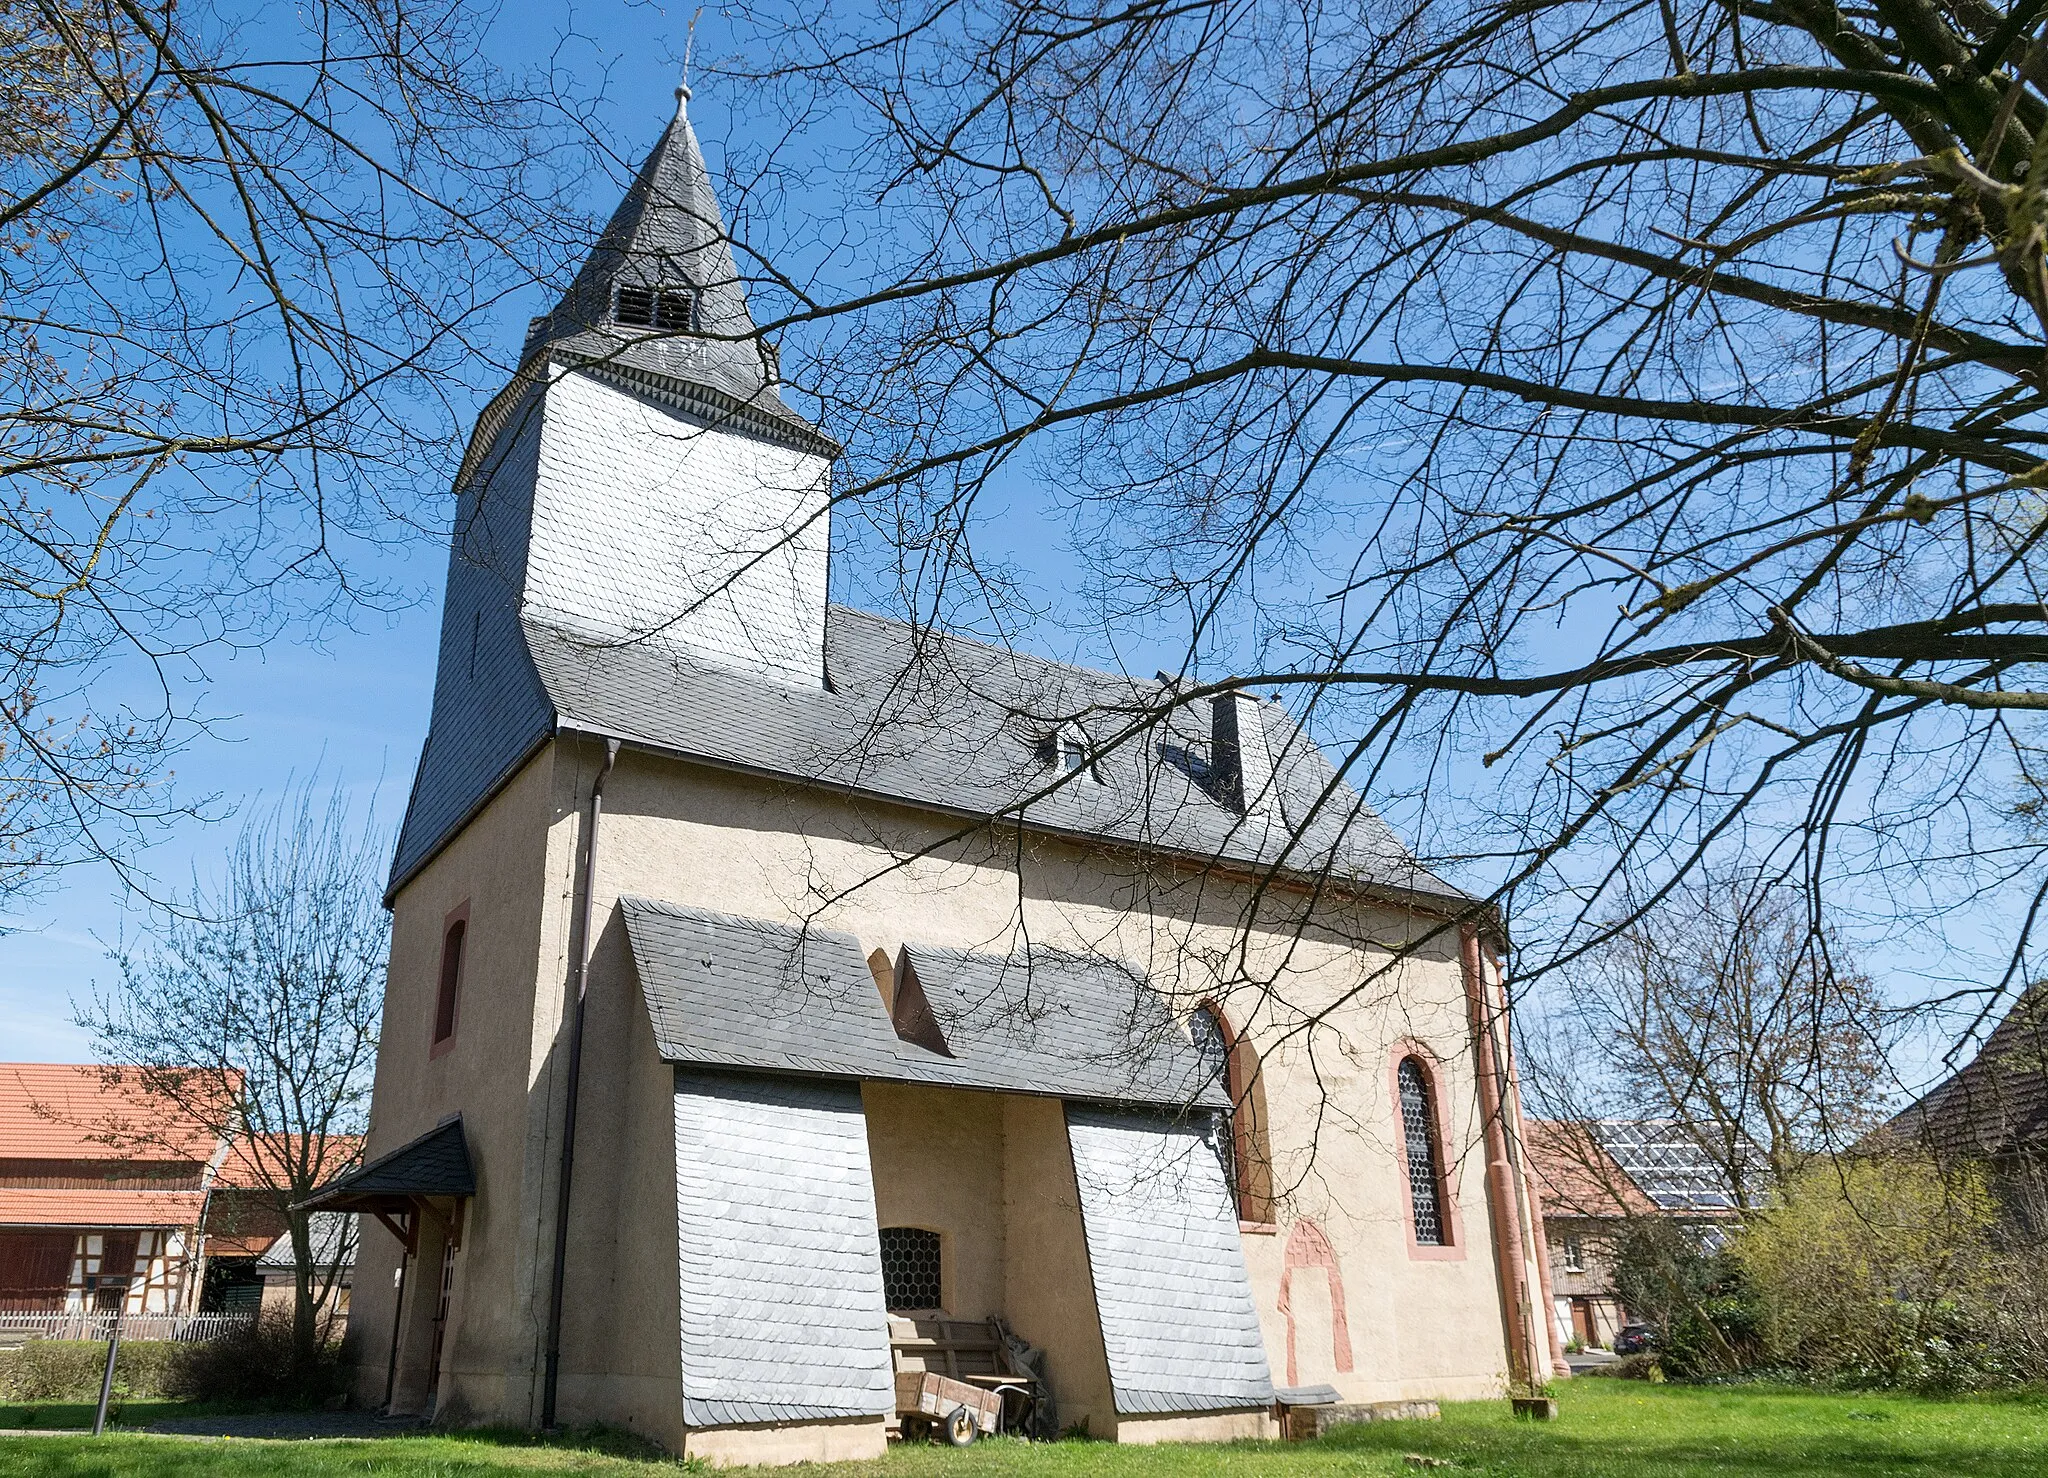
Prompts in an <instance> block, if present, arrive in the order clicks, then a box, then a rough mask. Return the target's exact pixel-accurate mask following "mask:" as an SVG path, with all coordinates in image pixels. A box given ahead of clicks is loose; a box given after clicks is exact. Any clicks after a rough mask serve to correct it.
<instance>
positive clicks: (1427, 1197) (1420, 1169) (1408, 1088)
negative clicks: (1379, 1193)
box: [1395, 1057, 1450, 1247]
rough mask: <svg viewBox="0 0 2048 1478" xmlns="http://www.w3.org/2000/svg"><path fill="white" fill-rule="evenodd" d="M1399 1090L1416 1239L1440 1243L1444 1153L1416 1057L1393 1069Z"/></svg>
mask: <svg viewBox="0 0 2048 1478" xmlns="http://www.w3.org/2000/svg"><path fill="white" fill-rule="evenodd" d="M1395 1080H1396V1081H1397V1083H1398V1084H1399V1085H1400V1094H1401V1137H1402V1139H1403V1140H1404V1141H1405V1142H1406V1144H1407V1150H1408V1211H1409V1216H1410V1218H1411V1220H1412V1224H1413V1226H1414V1228H1415V1241H1416V1243H1417V1245H1419V1246H1422V1247H1443V1246H1446V1245H1448V1244H1449V1242H1450V1238H1449V1236H1448V1235H1446V1233H1447V1230H1448V1229H1447V1227H1446V1224H1445V1219H1444V1204H1443V1154H1442V1150H1441V1147H1440V1146H1439V1145H1438V1144H1437V1137H1436V1104H1435V1102H1434V1100H1433V1098H1432V1096H1431V1093H1430V1085H1429V1073H1428V1071H1427V1070H1426V1069H1425V1068H1424V1067H1423V1065H1422V1060H1421V1059H1420V1058H1417V1057H1404V1058H1402V1059H1401V1066H1400V1067H1399V1068H1398V1069H1397V1070H1396V1072H1395Z"/></svg>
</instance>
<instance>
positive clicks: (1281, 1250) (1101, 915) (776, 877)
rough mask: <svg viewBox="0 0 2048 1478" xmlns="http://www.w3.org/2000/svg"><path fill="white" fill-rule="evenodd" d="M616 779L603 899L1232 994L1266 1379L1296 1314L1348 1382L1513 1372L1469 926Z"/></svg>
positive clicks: (733, 790)
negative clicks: (1419, 1177) (1315, 1263)
mask: <svg viewBox="0 0 2048 1478" xmlns="http://www.w3.org/2000/svg"><path fill="white" fill-rule="evenodd" d="M611 785H612V788H611V792H610V795H609V799H608V801H607V806H608V810H607V816H606V821H605V828H606V832H605V841H604V848H603V857H604V863H603V865H602V866H601V868H600V876H599V882H598V901H599V907H600V911H601V912H608V911H609V910H610V908H611V905H612V902H613V900H615V899H616V897H617V895H618V894H620V893H623V892H631V893H640V894H645V895H648V896H652V897H658V898H663V899H666V900H668V901H671V902H676V903H682V904H687V905H693V906H698V907H705V908H715V909H721V910H724V911H727V912H731V913H738V914H748V915H753V916H756V917H762V918H772V919H792V920H793V919H810V920H812V921H814V922H816V923H818V924H820V925H823V926H827V927H832V928H838V929H845V930H847V931H849V932H851V933H853V934H855V935H856V936H857V937H858V938H859V939H860V940H861V942H862V944H863V945H864V946H865V947H868V948H876V947H880V948H884V949H887V950H890V951H892V952H893V951H894V950H895V949H896V948H897V947H899V946H900V945H901V944H902V943H903V942H905V941H906V940H910V941H917V942H922V943H926V944H934V945H944V946H954V947H964V948H979V949H998V950H1001V949H1008V948H1013V947H1015V946H1017V945H1018V944H1020V943H1021V942H1022V941H1023V938H1024V937H1025V936H1026V935H1027V934H1028V936H1029V938H1031V939H1032V940H1035V941H1037V942H1040V943H1049V944H1056V945H1066V946H1069V947H1076V948H1084V949H1085V948H1093V949H1101V950H1106V951H1109V952H1112V953H1115V954H1118V955H1120V956H1121V957H1123V958H1125V959H1128V960H1130V961H1132V962H1133V963H1135V964H1137V965H1139V966H1140V967H1141V968H1144V969H1147V970H1148V971H1149V972H1150V973H1151V975H1152V976H1153V978H1154V979H1155V980H1156V981H1160V982H1164V983H1168V984H1173V985H1177V987H1178V992H1179V994H1180V997H1181V1001H1182V1004H1183V1005H1192V1003H1193V1001H1194V1000H1196V999H1199V998H1214V999H1218V1000H1220V1001H1221V1003H1222V1005H1223V1007H1224V1009H1225V1011H1226V1013H1227V1014H1229V1015H1230V1016H1231V1017H1232V1022H1233V1025H1234V1026H1236V1027H1237V1028H1238V1029H1239V1030H1241V1031H1245V1032H1247V1033H1248V1034H1249V1035H1250V1036H1251V1038H1252V1040H1253V1041H1254V1043H1255V1044H1256V1045H1257V1047H1258V1049H1259V1052H1260V1054H1261V1057H1262V1060H1263V1064H1264V1066H1263V1072H1264V1076H1265V1086H1266V1097H1267V1106H1268V1120H1269V1132H1270V1139H1271V1144H1272V1158H1273V1164H1274V1172H1275V1173H1274V1182H1275V1187H1276V1191H1277V1193H1278V1195H1279V1197H1280V1200H1281V1212H1280V1222H1279V1225H1278V1226H1277V1227H1276V1228H1275V1230H1274V1232H1273V1233H1271V1234H1262V1233H1260V1232H1258V1231H1255V1230H1254V1231H1248V1232H1247V1234H1246V1237H1245V1249H1246V1257H1247V1262H1248V1265H1249V1267H1250V1270H1251V1275H1252V1279H1253V1285H1254V1291H1255V1293H1256V1295H1257V1298H1258V1301H1259V1307H1260V1314H1261V1321H1262V1326H1263V1327H1264V1328H1265V1330H1266V1334H1267V1345H1268V1350H1269V1352H1270V1354H1271V1357H1272V1363H1273V1369H1274V1376H1275V1379H1276V1380H1277V1381H1280V1382H1281V1383H1283V1384H1284V1383H1286V1348H1287V1339H1288V1324H1289V1320H1290V1317H1291V1318H1292V1320H1293V1322H1294V1325H1295V1328H1294V1336H1295V1348H1296V1363H1297V1367H1298V1369H1305V1370H1321V1371H1323V1372H1324V1373H1325V1374H1326V1375H1327V1376H1328V1377H1329V1378H1330V1380H1331V1383H1333V1384H1336V1385H1337V1386H1338V1387H1339V1389H1340V1390H1341V1391H1342V1392H1343V1393H1344V1395H1345V1396H1346V1397H1347V1399H1354V1400H1382V1399H1396V1398H1401V1397H1407V1396H1438V1397H1461V1396H1483V1395H1488V1394H1496V1393H1498V1392H1499V1391H1500V1390H1501V1389H1502V1387H1503V1384H1504V1382H1505V1379H1506V1371H1507V1367H1506V1360H1505V1346H1504V1330H1503V1324H1502V1314H1501V1304H1500V1297H1499V1293H1498V1291H1497V1290H1498V1282H1497V1273H1496V1268H1495V1265H1494V1261H1493V1251H1492V1242H1491V1222H1490V1218H1489V1211H1488V1207H1487V1201H1486V1190H1485V1175H1484V1155H1483V1150H1482V1136H1481V1132H1480V1131H1481V1125H1480V1120H1479V1114H1478V1107H1477V1098H1476V1092H1475V1082H1474V1076H1473V1063H1472V1054H1471V1052H1470V1050H1469V1042H1468V1027H1467V1020H1466V1004H1465V995H1464V985H1463V979H1462V975H1461V973H1460V969H1459V965H1458V960H1457V944H1456V938H1455V935H1454V934H1452V933H1450V932H1448V931H1443V932H1440V933H1439V934H1438V936H1437V937H1436V938H1434V939H1433V940H1430V941H1429V942H1427V943H1425V944H1423V945H1421V946H1420V947H1419V949H1418V950H1417V951H1416V953H1415V955H1414V957H1413V958H1411V959H1409V960H1407V961H1406V962H1405V963H1402V964H1400V965H1398V966H1393V965H1391V964H1390V962H1391V960H1392V949H1393V947H1395V946H1399V945H1403V944H1407V943H1411V942H1412V941H1414V940H1416V939H1417V938H1419V937H1420V936H1421V935H1422V934H1423V933H1425V932H1427V931H1428V930H1429V929H1431V928H1434V927H1436V925H1437V921H1436V920H1430V919H1418V918H1414V917H1410V916H1408V915H1405V914H1403V913H1401V912H1399V911H1397V910H1394V909H1391V908H1384V907H1381V908H1373V909H1369V910H1367V909H1361V910H1358V911H1355V912H1351V913H1345V914H1338V915H1335V916H1334V917H1333V916H1329V915H1318V917H1316V918H1315V919H1313V920H1307V921H1304V920H1303V919H1301V918H1300V917H1298V916H1296V915H1294V914H1292V913H1290V912H1289V911H1288V910H1289V909H1292V908H1295V907H1296V906H1297V905H1296V903H1295V901H1294V900H1293V899H1291V898H1283V899H1281V900H1278V901H1276V902H1274V903H1272V904H1271V905H1270V908H1269V912H1267V913H1265V914H1262V915H1260V916H1258V917H1255V918H1254V919H1253V921H1252V927H1251V929H1250V932H1249V934H1247V932H1246V929H1245V915H1244V900H1245V897H1246V896H1247V890H1245V889H1244V888H1243V887H1241V886H1239V885H1236V884H1231V883H1228V882H1225V881H1221V880H1218V879H1216V878H1213V877H1211V878H1202V877H1200V876H1192V877H1190V876H1184V875H1181V874H1177V873H1174V872H1170V871H1167V870H1164V869H1160V870H1150V871H1147V870H1140V869H1138V868H1136V867H1134V866H1132V865H1131V864H1130V863H1128V862H1127V861H1125V860H1124V859H1123V858H1121V857H1119V856H1117V855H1116V854H1112V853H1108V852H1094V851H1091V850H1088V849H1084V848H1080V847H1075V846H1070V845H1065V844H1055V843H1050V842H1045V841H1041V840H1035V839H1027V840H1026V841H1025V842H1024V843H1023V845H1022V846H1021V847H1020V846H1018V845H1017V844H1016V843H1015V841H1014V839H1004V838H983V839H980V840H976V841H971V842H968V843H965V844H962V845H959V846H955V847H950V848H940V849H939V851H938V852H937V853H936V854H935V855H925V856H919V855H914V854H916V853H918V852H919V851H920V850H921V849H923V848H926V847H929V846H931V845H933V844H934V843H935V841H936V840H937V839H938V838H939V837H940V836H941V835H942V832H941V826H942V823H939V822H936V821H934V820H932V819H930V818H928V817H923V816H920V815H918V814H917V813H914V812H911V811H909V810H908V809H907V808H893V807H888V806H885V805H881V804H875V805H862V804H858V803H853V802H843V801H829V802H820V801H817V800H815V799H812V798H810V797H808V796H807V795H806V794H805V793H803V792H801V791H797V790H795V789H794V788H792V787H786V786H781V785H776V784H773V783H767V782H757V781H753V780H751V779H747V778H744V777H739V776H733V775H729V774H723V773H720V772H715V771H710V770H705V769H702V768H699V767H693V766H689V765H686V764H683V763H680V762H672V761H667V760H663V759H660V758H657V757H652V756H646V755H638V754H631V753H629V754H627V755H626V756H625V757H624V758H623V759H622V760H621V762H620V767H619V770H618V771H617V772H616V774H615V775H614V777H613V780H612V782H611ZM629 975H630V967H629V962H628V960H627V958H626V953H625V948H624V944H623V940H619V941H618V942H617V944H616V947H615V948H612V949H610V950H608V951H607V952H605V953H604V954H603V955H602V957H601V959H600V961H599V966H598V969H597V971H596V973H595V974H594V977H593V978H594V980H595V981H598V982H601V983H602V987H603V988H604V989H606V990H608V991H615V992H625V991H628V990H629V989H630V985H629V983H628V981H627V977H628V976H629ZM1404 1043H1413V1044H1419V1045H1420V1046H1421V1047H1422V1048H1423V1049H1424V1050H1425V1051H1426V1052H1427V1054H1428V1055H1429V1057H1430V1059H1431V1061H1432V1063H1433V1065H1434V1068H1435V1074H1436V1081H1437V1083H1438V1085H1439V1091H1440V1093H1441V1094H1442V1098H1443V1111H1444V1112H1443V1117H1444V1119H1445V1120H1446V1124H1447V1128H1448V1136H1447V1142H1446V1143H1445V1145H1444V1147H1443V1148H1444V1155H1445V1160H1446V1168H1447V1181H1448V1188H1449V1191H1450V1195H1451V1197H1452V1199H1453V1201H1454V1202H1455V1206H1456V1218H1455V1219H1456V1223H1457V1238H1456V1245H1455V1246H1454V1247H1453V1248H1451V1249H1448V1251H1447V1252H1437V1251H1432V1252H1431V1253H1430V1254H1427V1255H1424V1256H1417V1255H1415V1253H1414V1251H1413V1249H1411V1247H1410V1242H1409V1236H1408V1222H1407V1208H1406V1186H1405V1181H1404V1180H1403V1179H1402V1177H1401V1173H1400V1169H1399V1159H1398V1149H1399V1138H1398V1120H1397V1118H1396V1109H1395V1105H1394V1101H1393V1096H1392V1091H1391V1072H1390V1069H1391V1063H1392V1061H1393V1057H1394V1055H1395V1053H1396V1051H1397V1050H1408V1049H1407V1048H1406V1047H1403V1046H1402V1045H1401V1044H1404ZM877 1152H878V1155H882V1154H885V1153H886V1146H885V1145H884V1144H882V1143H881V1142H878V1143H877ZM969 1173H970V1174H971V1172H969ZM879 1178H880V1176H879V1175H878V1179H879ZM889 1216H890V1213H889V1212H888V1211H887V1210H885V1211H884V1219H885V1221H886V1220H888V1219H889ZM1304 1217H1305V1218H1309V1219H1311V1220H1313V1221H1314V1222H1315V1223H1316V1224H1317V1228H1318V1229H1319V1231H1320V1232H1321V1234H1322V1237H1323V1240H1324V1241H1326V1242H1327V1244H1328V1246H1329V1249H1330V1256H1331V1260H1333V1261H1334V1263H1335V1265H1336V1271H1337V1272H1338V1273H1339V1275H1340V1279H1341V1284H1342V1289H1343V1296H1344V1302H1345V1314H1346V1321H1345V1322H1346V1324H1347V1326H1348V1333H1349V1344H1350V1349H1349V1352H1348V1353H1349V1365H1350V1369H1349V1370H1339V1369H1337V1368H1336V1367H1337V1365H1338V1363H1339V1361H1338V1360H1337V1358H1336V1355H1335V1352H1334V1351H1332V1350H1330V1349H1329V1345H1330V1343H1331V1339H1330V1335H1329V1333H1328V1330H1329V1327H1330V1324H1331V1315H1330V1314H1329V1313H1328V1312H1327V1311H1326V1310H1325V1308H1324V1307H1323V1306H1319V1304H1318V1300H1319V1299H1320V1300H1322V1305H1325V1306H1326V1305H1327V1301H1328V1298H1329V1292H1328V1290H1329V1287H1330V1286H1331V1285H1330V1282H1329V1280H1327V1279H1325V1280H1324V1284H1323V1288H1322V1291H1321V1292H1318V1291H1317V1290H1316V1289H1315V1288H1314V1287H1312V1286H1311V1284H1312V1282H1313V1280H1312V1279H1310V1278H1308V1277H1305V1276H1303V1275H1301V1274H1300V1273H1299V1272H1298V1271H1297V1272H1296V1274H1295V1275H1294V1276H1293V1277H1292V1278H1289V1279H1287V1281H1288V1283H1289V1291H1290V1292H1291V1293H1292V1292H1294V1290H1295V1289H1296V1288H1297V1287H1298V1288H1299V1293H1298V1294H1297V1295H1296V1296H1295V1297H1293V1298H1290V1300H1289V1304H1290V1308H1289V1309H1286V1310H1283V1309H1282V1308H1281V1307H1280V1303H1281V1300H1280V1293H1281V1288H1282V1282H1283V1278H1284V1277H1286V1275H1287V1273H1288V1266H1287V1261H1288V1259H1287V1246H1288V1241H1289V1233H1290V1231H1291V1229H1292V1225H1293V1223H1294V1222H1295V1221H1296V1220H1297V1219H1300V1218H1304ZM911 1219H912V1220H914V1218H911ZM976 1296H979V1295H978V1294H977V1295H976ZM1012 1312H1013V1313H1014V1310H1013V1311H1012ZM1027 1337H1028V1336H1027ZM1307 1379H1308V1377H1307V1376H1306V1375H1304V1376H1303V1380H1304V1381H1306V1380H1307Z"/></svg>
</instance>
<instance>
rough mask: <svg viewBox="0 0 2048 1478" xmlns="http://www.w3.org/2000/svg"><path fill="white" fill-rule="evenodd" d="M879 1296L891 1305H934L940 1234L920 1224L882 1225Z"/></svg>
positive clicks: (936, 1305) (936, 1303)
mask: <svg viewBox="0 0 2048 1478" xmlns="http://www.w3.org/2000/svg"><path fill="white" fill-rule="evenodd" d="M882 1300H883V1302H884V1303H886V1304H887V1305H888V1306H889V1307H890V1308H891V1309H899V1310H907V1309H936V1308H941V1307H943V1305H942V1304H941V1303H940V1293H939V1234H938V1233H937V1232H928V1231H926V1230H925V1229H924V1228H923V1227H883V1228H882Z"/></svg>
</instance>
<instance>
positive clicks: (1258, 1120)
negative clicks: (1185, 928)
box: [1188, 1001, 1273, 1224]
mask: <svg viewBox="0 0 2048 1478" xmlns="http://www.w3.org/2000/svg"><path fill="white" fill-rule="evenodd" d="M1188 1031H1189V1033H1190V1035H1192V1036H1193V1038H1194V1042H1195V1051H1196V1052H1198V1053H1199V1054H1201V1058H1202V1062H1203V1065H1204V1066H1206V1067H1207V1068H1208V1069H1209V1076H1210V1078H1211V1079H1212V1080H1213V1081H1215V1082H1217V1083H1219V1084H1221V1085H1222V1087H1223V1091H1224V1092H1225V1093H1227V1094H1229V1095H1230V1108H1229V1109H1228V1110H1227V1111H1226V1112H1224V1113H1222V1114H1219V1115H1217V1118H1216V1124H1215V1126H1214V1131H1213V1132H1214V1138H1213V1140H1212V1141H1211V1142H1212V1143H1213V1145H1214V1146H1215V1149H1216V1155H1217V1158H1218V1159H1219V1160H1221V1161H1222V1162H1223V1178H1224V1181H1225V1182H1226V1183H1227V1184H1228V1185H1229V1187H1230V1195H1231V1199H1232V1200H1234V1201H1235V1202H1236V1203H1237V1215H1238V1219H1239V1220H1240V1221H1251V1222H1259V1223H1261V1224H1266V1223H1270V1222H1272V1220H1273V1176H1272V1163H1273V1157H1272V1153H1271V1151H1270V1149H1269V1148H1268V1146H1267V1142H1266V1085H1265V1082H1264V1080H1263V1079H1262V1078H1261V1076H1260V1074H1259V1058H1258V1053H1257V1051H1256V1050H1255V1049H1254V1048H1253V1047H1252V1044H1251V1043H1250V1042H1249V1041H1247V1040H1246V1039H1245V1038H1244V1037H1242V1036H1240V1035H1239V1034H1238V1033H1236V1032H1234V1031H1232V1030H1231V1029H1230V1023H1229V1022H1228V1021H1226V1020H1224V1018H1223V1013H1222V1012H1221V1011H1219V1010H1217V1009H1216V1007H1215V1006H1213V1005H1211V1004H1209V1003H1208V1002H1206V1001H1205V1002H1203V1003H1202V1004H1201V1005H1200V1006H1197V1007H1196V1008H1195V1014H1194V1015H1193V1016H1192V1017H1191V1018H1190V1019H1189V1021H1188Z"/></svg>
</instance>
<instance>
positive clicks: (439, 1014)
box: [432, 904, 469, 1057]
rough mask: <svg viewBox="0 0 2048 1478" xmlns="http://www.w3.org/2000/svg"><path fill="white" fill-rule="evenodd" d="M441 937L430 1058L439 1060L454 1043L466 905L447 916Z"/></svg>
mask: <svg viewBox="0 0 2048 1478" xmlns="http://www.w3.org/2000/svg"><path fill="white" fill-rule="evenodd" d="M446 927H447V932H446V933H444V934H443V935H442V936H441V983H440V987H439V989H438V990H436V991H435V993H434V1040H433V1044H432V1055H433V1056H436V1057H438V1056H440V1054H441V1053H443V1052H445V1051H447V1050H448V1048H449V1047H450V1046H451V1045H452V1044H453V1042H454V1040H455V1022H456V1018H457V1010H456V1007H457V1004H458V999H459V997H460V995H461V991H462V947H463V945H464V944H465V943H466V942H467V939H468V935H469V905H468V904H464V905H463V906H462V907H461V908H458V909H456V910H455V912H454V913H452V914H450V915H449V917H448V922H447V926H446Z"/></svg>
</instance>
